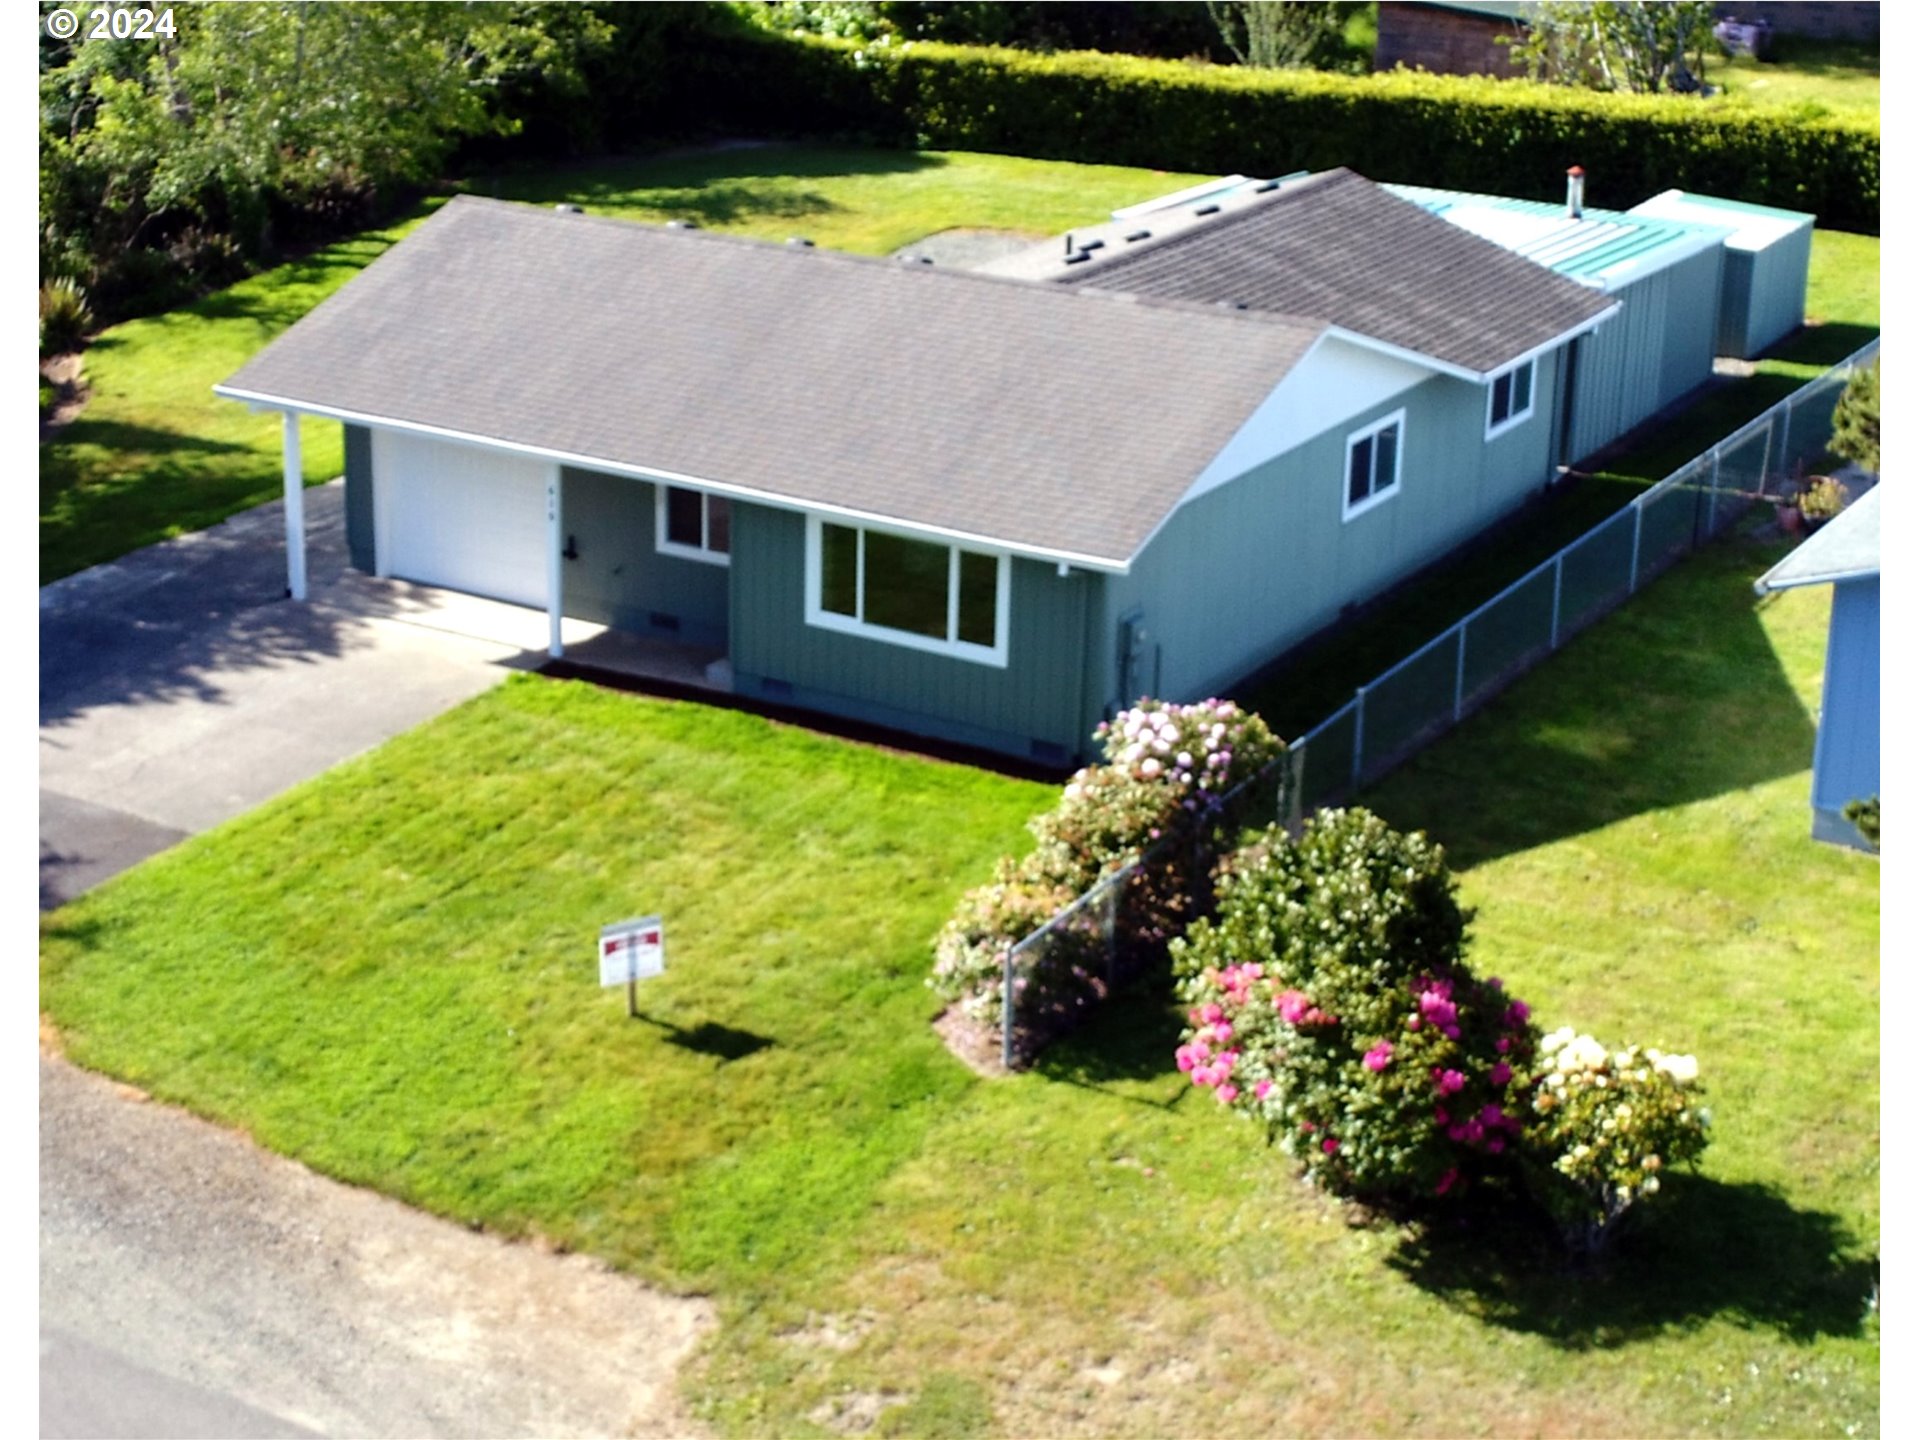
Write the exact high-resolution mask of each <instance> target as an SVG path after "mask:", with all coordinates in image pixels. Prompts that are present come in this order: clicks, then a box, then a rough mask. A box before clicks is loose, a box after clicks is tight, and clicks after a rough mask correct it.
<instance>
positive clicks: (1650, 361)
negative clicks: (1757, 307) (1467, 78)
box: [1385, 185, 1732, 462]
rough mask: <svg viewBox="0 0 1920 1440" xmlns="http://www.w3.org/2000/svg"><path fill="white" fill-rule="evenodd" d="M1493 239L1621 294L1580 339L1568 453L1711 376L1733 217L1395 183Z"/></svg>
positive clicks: (1607, 440)
mask: <svg viewBox="0 0 1920 1440" xmlns="http://www.w3.org/2000/svg"><path fill="white" fill-rule="evenodd" d="M1385 188H1386V189H1388V190H1390V191H1391V192H1392V193H1394V194H1396V195H1398V196H1400V197H1401V198H1402V199H1406V200H1411V201H1413V202H1414V203H1415V204H1417V205H1421V206H1424V207H1425V208H1426V209H1428V210H1430V211H1432V212H1433V213H1434V214H1436V215H1438V216H1440V217H1441V218H1442V219H1444V220H1447V221H1449V222H1451V223H1452V224H1454V225H1457V226H1459V227H1460V228H1461V229H1463V230H1468V231H1471V232H1472V233H1473V234H1475V235H1478V236H1480V237H1481V238H1482V239H1483V240H1491V241H1492V242H1493V243H1494V244H1496V245H1499V246H1502V247H1503V248H1505V249H1507V250H1511V251H1512V252H1513V253H1514V254H1516V255H1521V256H1524V257H1525V258H1527V259H1529V260H1532V261H1534V262H1535V263H1536V264H1540V265H1544V266H1546V267H1547V268H1548V269H1550V270H1552V271H1553V272H1554V273H1555V274H1557V275H1561V276H1564V277H1566V278H1567V279H1569V280H1574V281H1577V282H1579V283H1580V284H1582V285H1586V286H1589V287H1591V288H1592V289H1595V290H1598V291H1600V292H1601V293H1602V294H1604V295H1606V296H1607V297H1609V298H1610V299H1613V300H1617V301H1618V302H1619V304H1620V314H1619V317H1618V318H1617V319H1615V320H1614V321H1613V322H1612V323H1611V324H1609V325H1605V326H1602V327H1601V328H1600V329H1598V330H1596V331H1595V332H1594V333H1593V334H1591V335H1588V336H1585V337H1583V338H1582V339H1581V340H1580V341H1579V342H1578V344H1577V345H1576V346H1575V347H1574V353H1573V357H1572V367H1573V375H1572V379H1571V382H1570V388H1569V391H1568V395H1567V404H1566V415H1565V418H1564V421H1563V427H1562V433H1561V441H1560V451H1559V455H1558V458H1559V459H1560V460H1561V461H1563V462H1571V461H1577V460H1579V459H1581V458H1582V457H1584V456H1587V455H1591V454H1593V453H1594V452H1595V451H1597V450H1599V449H1601V448H1603V447H1604V446H1606V445H1609V444H1611V443H1612V442H1613V441H1614V440H1617V439H1618V438H1619V437H1620V436H1622V435H1624V434H1625V433H1626V432H1627V431H1629V430H1631V429H1632V428H1633V427H1634V426H1636V425H1638V424H1640V423H1641V422H1642V421H1644V420H1646V419H1647V418H1649V417H1650V416H1652V415H1655V414H1657V413H1658V412H1659V411H1661V410H1663V409H1665V408H1666V407H1667V406H1669V405H1671V404H1673V403H1674V402H1675V401H1676V400H1678V399H1680V398H1681V397H1682V396H1684V395H1686V394H1687V393H1689V392H1690V391H1692V390H1694V389H1695V388H1696V387H1698V386H1701V385H1704V384H1706V382H1707V381H1708V380H1709V379H1710V378H1712V375H1713V357H1714V355H1715V353H1716V343H1715V342H1716V340H1717V339H1718V334H1717V324H1718V318H1719V308H1718V297H1719V293H1720V284H1721V273H1722V270H1723V268H1724V264H1725V251H1724V247H1723V241H1724V240H1725V239H1726V238H1727V236H1728V235H1729V234H1731V233H1732V232H1731V230H1730V229H1729V228H1728V227H1726V226H1724V225H1703V224H1701V223H1699V222H1697V221H1680V220H1664V219H1660V218H1657V217H1653V216H1646V215H1639V214H1635V213H1631V212H1628V213H1622V212H1620V211H1616V210H1595V209H1591V208H1587V207H1584V206H1583V207H1580V210H1579V213H1578V214H1573V213H1570V210H1571V209H1572V207H1571V206H1567V205H1555V204H1549V203H1547V202H1545V201H1540V200H1516V199H1512V198H1509V197H1507V196H1503V195H1475V194H1468V193H1464V192H1461V191H1457V190H1434V189H1429V188H1426V187H1424V186H1418V185H1388V186H1386V187H1385Z"/></svg>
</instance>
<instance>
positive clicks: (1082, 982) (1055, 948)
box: [927, 700, 1286, 1024]
mask: <svg viewBox="0 0 1920 1440" xmlns="http://www.w3.org/2000/svg"><path fill="white" fill-rule="evenodd" d="M1094 738H1095V739H1096V740H1098V741H1099V742H1100V744H1101V750H1102V753H1103V756H1104V757H1105V758H1104V760H1103V762H1102V763H1100V764H1097V765H1090V766H1087V767H1086V768H1085V769H1083V770H1081V771H1079V772H1078V773H1077V774H1076V775H1074V777H1073V778H1072V780H1070V781H1069V782H1068V783H1067V785H1066V788H1065V789H1064V790H1063V791H1062V793H1061V797H1060V801H1059V803H1058V804H1057V805H1055V806H1054V808H1053V809H1052V810H1050V811H1048V812H1047V813H1046V814H1044V815H1040V816H1037V817H1036V818H1035V819H1034V820H1032V821H1031V822H1029V824H1028V827H1027V828H1028V829H1029V830H1031V831H1032V832H1033V836H1034V840H1035V842H1036V843H1035V846H1034V849H1033V851H1032V852H1031V853H1030V854H1028V855H1026V856H1025V857H1023V858H1022V859H1020V860H1019V861H1017V862H1016V861H1008V860H1002V861H1001V863H1000V866H999V869H998V871H997V873H996V876H995V879H994V881H993V883H992V884H990V885H984V886H980V887H978V888H976V889H974V890H970V891H968V892H967V894H966V895H964V896H963V897H961V900H960V903H959V905H958V906H957V907H956V909H955V912H954V916H953V918H952V919H951V920H949V921H948V922H947V924H946V926H945V927H944V928H943V929H942V930H941V932H940V934H939V936H938V937H936V939H935V941H934V967H933V974H932V975H931V976H930V977H929V978H928V981H927V983H928V984H929V985H930V986H931V987H932V988H933V989H934V990H936V991H937V992H939V993H940V994H942V995H944V996H946V997H947V998H949V999H953V1000H957V1001H959V1002H960V1005H961V1008H962V1009H963V1011H965V1013H967V1014H968V1015H970V1016H972V1017H974V1018H975V1019H977V1020H980V1021H983V1022H988V1023H994V1024H997V1023H999V1021H1000V1006H1001V1003H1002V983H1003V982H1002V965H1003V963H1004V961H1003V957H1004V955H1005V953H1006V951H1007V950H1008V949H1009V948H1010V947H1011V946H1012V945H1014V944H1016V943H1017V942H1019V941H1020V940H1023V939H1025V938H1026V937H1027V936H1028V935H1031V934H1032V933H1033V932H1034V931H1035V930H1037V929H1039V928H1040V926H1042V925H1043V924H1045V923H1046V922H1047V920H1049V919H1050V918H1051V917H1052V916H1053V915H1055V914H1057V913H1058V912H1059V911H1060V910H1061V909H1063V908H1064V907H1065V906H1066V905H1068V904H1069V903H1070V902H1071V901H1072V900H1073V899H1074V897H1076V896H1077V895H1080V894H1082V893H1084V892H1085V891H1087V890H1088V889H1090V888H1092V886H1093V885H1094V884H1095V883H1096V882H1097V881H1098V880H1099V879H1100V877H1101V876H1103V875H1105V874H1107V873H1109V872H1111V871H1112V870H1113V869H1115V868H1116V867H1118V866H1120V865H1122V864H1125V863H1126V862H1128V861H1130V860H1133V859H1135V858H1136V857H1139V856H1141V855H1143V854H1148V853H1150V854H1151V860H1150V862H1149V863H1148V864H1146V865H1144V866H1143V867H1142V869H1141V871H1140V873H1139V874H1138V875H1137V876H1136V877H1135V879H1134V881H1133V882H1132V883H1131V885H1130V886H1129V890H1128V894H1127V896H1126V897H1125V903H1124V905H1123V906H1122V912H1121V917H1120V920H1119V922H1118V925H1117V935H1116V939H1117V941H1118V943H1119V944H1121V945H1122V946H1125V947H1128V948H1129V949H1132V950H1139V949H1143V948H1144V949H1153V948H1155V947H1157V946H1158V945H1159V944H1161V943H1162V942H1164V941H1165V940H1166V939H1167V938H1168V937H1170V936H1171V935H1174V934H1177V933H1178V932H1179V931H1180V930H1181V929H1182V928H1184V926H1185V924H1186V923H1187V921H1188V919H1190V918H1191V916H1192V914H1193V913H1194V910H1195V908H1196V906H1197V905H1198V904H1199V903H1202V902H1203V901H1204V900H1205V899H1206V898H1207V895H1206V894H1205V893H1203V892H1206V891H1208V890H1209V889H1210V880H1209V876H1208V874H1207V872H1208V871H1209V870H1210V868H1211V866H1212V863H1213V861H1214V859H1215V857H1216V855H1217V852H1218V849H1219V846H1220V844H1221V843H1223V842H1222V837H1223V836H1224V835H1225V834H1226V833H1227V831H1228V830H1229V828H1230V827H1231V825H1232V822H1233V817H1232V816H1231V815H1229V814H1227V813H1226V804H1225V802H1226V797H1227V795H1228V793H1229V792H1230V791H1232V790H1233V789H1234V788H1235V787H1236V786H1238V785H1240V784H1241V783H1242V782H1243V781H1246V780H1248V779H1251V778H1252V777H1253V776H1255V775H1257V774H1258V773H1259V772H1260V771H1261V770H1262V769H1263V768H1264V767H1265V766H1266V765H1268V764H1269V763H1271V762H1272V761H1274V760H1276V759H1278V758H1279V757H1280V756H1282V755H1284V754H1285V753H1286V746H1285V745H1283V744H1282V743H1281V742H1280V741H1279V740H1278V739H1276V738H1275V737H1274V735H1273V732H1272V731H1270V730H1269V729H1268V728H1267V726H1266V723H1265V722H1264V721H1262V720H1261V719H1260V717H1259V716H1258V715H1251V714H1248V713H1247V712H1245V711H1243V710H1241V709H1240V707H1239V706H1237V705H1235V704H1233V703H1232V702H1231V701H1226V700H1204V701H1201V702H1200V703H1199V704H1196V705H1171V704H1167V703H1165V702H1163V701H1157V700H1142V701H1141V702H1140V703H1139V704H1138V705H1137V706H1135V707H1134V708H1133V709H1131V710H1128V711H1125V712H1124V713H1122V714H1121V715H1119V716H1116V717H1115V718H1114V719H1113V720H1112V721H1110V722H1108V723H1106V724H1103V725H1101V726H1100V727H1099V729H1098V730H1096V731H1095V732H1094ZM1163 841H1164V842H1166V843H1165V844H1161V842H1163ZM1068 928H1069V929H1071V927H1068ZM1105 946H1106V936H1105V933H1104V930H1101V931H1100V933H1097V934H1095V933H1091V932H1089V933H1085V934H1079V933H1073V934H1062V935H1058V936H1056V940H1055V941H1054V942H1050V943H1048V944H1046V945H1044V946H1041V947H1037V948H1036V950H1034V951H1030V952H1027V954H1028V955H1029V956H1030V957H1031V958H1032V959H1033V960H1034V962H1035V966H1034V968H1033V969H1032V970H1031V971H1030V972H1028V973H1026V974H1024V975H1023V976H1022V977H1021V978H1022V979H1023V980H1024V981H1025V983H1024V984H1019V983H1018V982H1016V989H1017V993H1018V996H1019V1004H1020V1009H1021V1011H1022V1012H1023V1015H1026V1016H1028V1017H1029V1018H1031V1019H1034V1020H1039V1019H1041V1018H1043V1017H1052V1019H1051V1020H1050V1021H1049V1022H1048V1023H1050V1024H1057V1022H1058V1021H1059V1020H1061V1019H1063V1018H1064V1017H1066V1016H1067V1015H1069V1014H1071V1013H1072V1012H1074V1011H1076V1010H1077V1009H1079V1008H1081V1007H1082V1006H1084V1005H1085V1004H1086V1003H1087V1001H1088V1000H1089V999H1091V998H1094V997H1097V995H1098V994H1099V993H1100V991H1101V982H1100V979H1099V977H1100V976H1101V975H1102V974H1103V973H1104V970H1105V955H1104V951H1105ZM1023 1023H1025V1022H1023Z"/></svg>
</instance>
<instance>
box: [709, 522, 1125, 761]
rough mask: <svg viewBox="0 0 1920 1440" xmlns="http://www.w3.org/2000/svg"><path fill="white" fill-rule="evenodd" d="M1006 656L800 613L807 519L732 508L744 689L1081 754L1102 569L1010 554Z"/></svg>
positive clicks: (902, 725) (738, 681) (1032, 752)
mask: <svg viewBox="0 0 1920 1440" xmlns="http://www.w3.org/2000/svg"><path fill="white" fill-rule="evenodd" d="M1012 563H1013V575H1012V586H1011V592H1012V593H1011V598H1010V601H1009V612H1008V623H1009V626H1010V632H1009V638H1008V655H1007V664H1006V666H1005V667H1004V668H1001V667H998V666H993V665H982V664H977V663H975V662H973V661H970V660H959V659H954V658H951V657H948V656H943V655H932V654H928V653H926V652H924V651H919V650H911V649H907V648H905V647H903V646H899V645H892V644H888V643H887V642H886V641H885V640H879V639H871V638H868V637H865V636H860V635H848V634H844V633H842V632H839V631H834V630H825V629H821V628H820V627H818V626H814V625H809V624H807V623H806V594H805V588H806V519H805V517H804V516H802V515H800V514H797V513H795V512H792V511H786V510H776V509H772V508H770V507H767V506H760V505H748V504H739V505H736V506H735V508H734V520H733V567H732V572H731V573H732V580H733V584H732V610H731V622H730V629H731V642H730V648H731V658H732V661H733V671H734V689H735V690H736V691H737V692H738V693H740V694H742V695H750V696H757V697H759V698H762V699H768V700H775V701H780V702H784V703H791V704H796V705H803V706H806V707H808V708H811V709H815V710H822V711H825V712H827V713H829V714H836V715H844V716H848V717H850V718H853V719H857V720H865V721H869V722H871V723H874V724H878V725H888V726H892V727H894V728H896V729H903V730H911V731H914V732H915V733H918V734H923V735H931V736H935V737H938V738H941V739H947V740H953V741H958V742H959V743H962V744H967V745H978V746H981V747H984V748H987V749H992V750H999V751H1002V752H1005V753H1007V754H1012V755H1019V756H1023V757H1031V758H1039V759H1043V760H1062V761H1064V760H1066V759H1068V758H1071V757H1077V756H1080V755H1083V754H1084V753H1085V751H1086V748H1087V745H1088V732H1089V731H1090V730H1091V729H1092V726H1093V724H1094V722H1095V721H1096V720H1097V719H1098V715H1097V710H1098V702H1097V701H1096V700H1091V699H1090V698H1089V696H1088V690H1087V683H1086V674H1087V665H1086V659H1085V656H1086V650H1087V644H1088V634H1089V632H1088V618H1089V615H1090V614H1091V613H1092V611H1093V610H1094V609H1095V608H1096V605H1097V593H1098V590H1099V587H1100V580H1099V577H1097V576H1094V575H1090V574H1088V573H1086V572H1085V571H1079V570H1075V571H1071V572H1069V573H1068V574H1067V575H1064V576H1063V575H1060V574H1058V573H1057V571H1056V569H1055V567H1054V566H1052V565H1043V564H1039V563H1037V562H1035V561H1031V560H1018V559H1016V560H1014V561H1013V562H1012Z"/></svg>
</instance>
